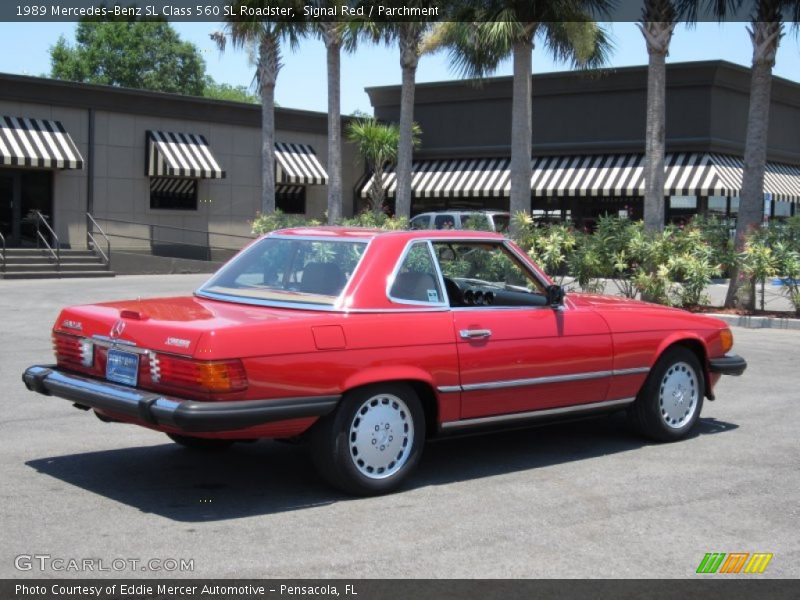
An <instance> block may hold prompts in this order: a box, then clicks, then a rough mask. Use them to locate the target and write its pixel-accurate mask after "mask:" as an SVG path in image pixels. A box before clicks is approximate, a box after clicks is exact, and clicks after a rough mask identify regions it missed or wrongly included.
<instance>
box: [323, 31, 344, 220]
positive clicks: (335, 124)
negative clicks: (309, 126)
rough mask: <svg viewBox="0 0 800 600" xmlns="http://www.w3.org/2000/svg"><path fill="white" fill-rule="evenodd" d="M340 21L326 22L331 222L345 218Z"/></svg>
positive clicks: (329, 207) (329, 209)
mask: <svg viewBox="0 0 800 600" xmlns="http://www.w3.org/2000/svg"><path fill="white" fill-rule="evenodd" d="M336 25H337V24H336V23H333V22H332V23H326V31H325V48H326V50H327V54H328V224H329V225H333V224H335V223H336V222H337V221H339V219H341V217H342V117H341V84H342V78H341V65H340V63H341V44H340V43H339V40H338V36H337V35H336V34H335V33H334V32H333V31H332V29H333V28H334V27H336Z"/></svg>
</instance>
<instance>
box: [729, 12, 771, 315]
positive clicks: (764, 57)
mask: <svg viewBox="0 0 800 600" xmlns="http://www.w3.org/2000/svg"><path fill="white" fill-rule="evenodd" d="M748 32H749V33H750V39H751V41H752V42H753V66H752V71H751V75H750V107H749V111H748V115H747V138H746V141H745V147H744V172H743V174H742V193H741V197H740V201H739V214H738V215H737V219H736V236H735V238H734V247H735V249H736V252H737V253H740V252H742V251H743V250H744V247H745V243H746V241H747V235H748V234H749V233H750V232H752V231H753V230H754V229H757V228H758V227H760V226H761V221H762V218H763V214H764V168H765V166H766V162H767V129H768V127H769V105H770V93H771V91H772V67H774V66H775V54H776V53H777V51H778V44H779V43H780V39H781V36H782V35H783V33H782V32H783V25H782V24H781V23H780V22H777V21H767V22H754V23H752V27H751V28H749V29H748ZM739 275H740V273H739V268H738V267H734V268H733V269H732V272H731V282H730V285H729V286H728V293H727V295H726V297H725V306H726V307H728V308H730V307H733V306H734V305H735V303H736V297H737V293H738V291H739V288H740V287H741V284H742V281H741V279H740V276H739ZM755 303H756V298H755V286H750V287H749V289H748V297H747V299H746V300H745V306H746V307H747V308H749V309H750V310H754V309H755Z"/></svg>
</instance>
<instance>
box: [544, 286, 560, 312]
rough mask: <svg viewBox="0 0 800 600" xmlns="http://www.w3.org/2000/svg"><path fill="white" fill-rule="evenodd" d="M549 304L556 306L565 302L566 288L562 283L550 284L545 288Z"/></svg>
mask: <svg viewBox="0 0 800 600" xmlns="http://www.w3.org/2000/svg"><path fill="white" fill-rule="evenodd" d="M545 294H546V296H547V304H549V305H550V306H552V307H553V308H556V307H558V306H562V305H563V304H564V288H562V287H561V286H560V285H548V286H547V288H546V289H545Z"/></svg>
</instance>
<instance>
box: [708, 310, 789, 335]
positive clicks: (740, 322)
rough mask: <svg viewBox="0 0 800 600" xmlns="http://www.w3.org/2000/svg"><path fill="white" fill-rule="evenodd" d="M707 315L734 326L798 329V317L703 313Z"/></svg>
mask: <svg viewBox="0 0 800 600" xmlns="http://www.w3.org/2000/svg"><path fill="white" fill-rule="evenodd" d="M704 314H707V315H708V316H709V317H716V318H717V319H721V320H723V321H725V322H726V323H727V324H728V325H734V326H736V327H746V328H748V329H795V330H797V331H800V319H789V318H781V317H752V316H748V315H725V314H714V313H704Z"/></svg>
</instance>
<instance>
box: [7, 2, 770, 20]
mask: <svg viewBox="0 0 800 600" xmlns="http://www.w3.org/2000/svg"><path fill="white" fill-rule="evenodd" d="M331 5H333V6H331ZM710 5H711V3H708V6H706V5H701V6H699V7H698V12H697V14H696V15H695V16H694V17H693V20H696V21H719V20H724V21H748V20H750V17H751V14H752V13H753V10H754V6H755V4H754V0H744V1H743V2H741V4H740V5H738V6H733V7H730V8H728V9H727V13H726V14H725V15H723V17H722V19H720V18H719V15H714V14H711V13H710V12H709V11H708V7H709V6H710ZM642 6H643V3H642V0H617V1H616V2H609V4H608V9H607V10H606V11H604V12H602V13H597V14H592V15H590V16H591V18H592V19H594V20H598V21H617V22H622V21H637V20H639V19H640V18H641V16H642ZM476 7H478V8H481V2H480V0H421V1H420V0H360V1H355V0H354V1H344V0H343V1H342V2H341V3H330V4H326V3H320V2H314V1H312V0H4V1H3V2H0V21H7V22H45V21H79V20H82V19H89V20H99V21H114V20H129V19H166V20H168V21H211V22H220V21H253V20H264V21H345V20H366V21H385V22H392V21H406V22H412V21H448V20H450V21H452V20H459V21H460V20H475V19H478V20H487V21H489V20H497V14H499V13H497V14H494V13H492V12H491V11H486V10H475V8H476ZM468 15H469V17H468ZM462 16H463V17H465V18H463V19H462ZM555 18H556V20H557V16H556V17H555Z"/></svg>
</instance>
